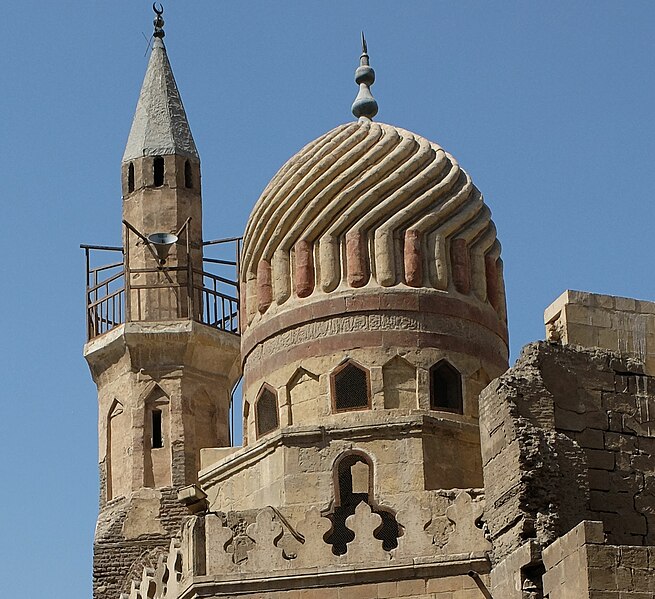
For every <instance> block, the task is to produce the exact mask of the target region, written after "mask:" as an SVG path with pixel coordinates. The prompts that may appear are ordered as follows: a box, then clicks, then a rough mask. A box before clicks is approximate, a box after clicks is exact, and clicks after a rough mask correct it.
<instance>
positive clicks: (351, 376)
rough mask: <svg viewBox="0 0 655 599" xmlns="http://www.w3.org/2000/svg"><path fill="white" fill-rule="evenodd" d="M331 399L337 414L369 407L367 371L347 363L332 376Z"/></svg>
mask: <svg viewBox="0 0 655 599" xmlns="http://www.w3.org/2000/svg"><path fill="white" fill-rule="evenodd" d="M332 397H333V404H334V409H335V410H336V411H337V412H340V411H346V410H363V409H366V408H368V407H369V403H370V401H369V400H370V393H369V382H368V371H367V370H366V369H364V368H361V367H360V366H356V365H355V364H354V363H353V362H347V363H346V364H344V365H342V366H341V367H339V368H338V369H337V370H336V371H335V372H334V374H333V375H332Z"/></svg>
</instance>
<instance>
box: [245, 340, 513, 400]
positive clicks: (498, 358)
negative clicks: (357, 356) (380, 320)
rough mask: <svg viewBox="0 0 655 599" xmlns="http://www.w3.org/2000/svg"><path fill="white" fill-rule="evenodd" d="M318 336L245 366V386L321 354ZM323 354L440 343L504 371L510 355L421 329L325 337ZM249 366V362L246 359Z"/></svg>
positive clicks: (489, 345) (436, 344) (431, 345)
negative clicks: (250, 365)
mask: <svg viewBox="0 0 655 599" xmlns="http://www.w3.org/2000/svg"><path fill="white" fill-rule="evenodd" d="M316 343H317V342H316V340H311V341H308V342H307V343H301V344H299V345H296V346H294V347H291V348H289V349H287V350H285V351H282V352H278V353H275V354H272V355H269V356H266V357H265V358H264V359H262V360H258V361H257V363H256V364H255V365H253V368H252V369H250V368H247V367H246V368H245V370H244V390H246V389H248V388H249V387H250V386H251V385H252V384H253V383H254V382H256V381H257V380H259V378H260V377H261V376H262V375H263V373H270V372H274V371H275V370H277V369H279V368H282V367H284V366H286V365H288V364H292V363H296V362H300V361H302V360H306V359H307V358H310V357H312V356H316V355H317V348H316ZM320 344H321V351H320V353H321V354H323V355H328V354H332V353H337V352H341V351H349V350H352V349H359V348H362V347H419V348H422V347H436V348H439V349H441V350H444V351H451V352H458V353H462V354H468V355H471V356H479V357H480V359H481V360H483V361H486V362H488V363H490V364H493V365H494V366H496V367H497V368H498V369H499V370H500V371H505V370H506V369H507V367H508V364H507V355H506V354H505V355H503V354H502V353H501V352H500V351H498V348H495V347H494V346H493V343H487V344H481V343H480V342H476V343H473V342H471V341H468V340H467V339H464V338H461V337H453V336H450V335H441V334H438V333H426V332H420V331H363V332H362V331H356V332H352V333H342V334H340V335H335V336H332V337H325V338H323V339H321V341H320ZM246 366H247V362H246Z"/></svg>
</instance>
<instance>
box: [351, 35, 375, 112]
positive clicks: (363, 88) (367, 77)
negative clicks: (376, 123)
mask: <svg viewBox="0 0 655 599" xmlns="http://www.w3.org/2000/svg"><path fill="white" fill-rule="evenodd" d="M355 83H357V85H359V93H358V94H357V97H356V98H355V101H354V102H353V105H352V111H353V114H354V115H355V116H356V117H357V118H360V117H364V118H367V119H372V118H373V117H374V116H375V115H376V114H377V113H378V103H377V102H376V101H375V98H374V97H373V95H372V94H371V89H370V87H371V85H373V83H375V71H374V70H373V68H372V67H371V66H370V65H369V61H368V46H367V44H366V38H365V37H364V32H363V31H362V55H361V56H360V58H359V67H357V70H356V71H355Z"/></svg>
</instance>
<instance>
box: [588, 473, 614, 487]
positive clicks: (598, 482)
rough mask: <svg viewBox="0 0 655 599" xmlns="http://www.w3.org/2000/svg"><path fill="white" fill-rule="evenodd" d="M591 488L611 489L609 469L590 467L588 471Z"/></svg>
mask: <svg viewBox="0 0 655 599" xmlns="http://www.w3.org/2000/svg"><path fill="white" fill-rule="evenodd" d="M587 475H588V479H589V488H590V489H593V490H596V491H609V488H610V478H609V472H608V471H607V470H596V469H594V468H591V469H589V471H588V473H587Z"/></svg>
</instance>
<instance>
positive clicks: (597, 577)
mask: <svg viewBox="0 0 655 599" xmlns="http://www.w3.org/2000/svg"><path fill="white" fill-rule="evenodd" d="M617 588H618V587H617V584H616V573H615V571H614V570H606V569H605V568H589V589H590V590H596V591H611V590H615V589H617Z"/></svg>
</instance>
